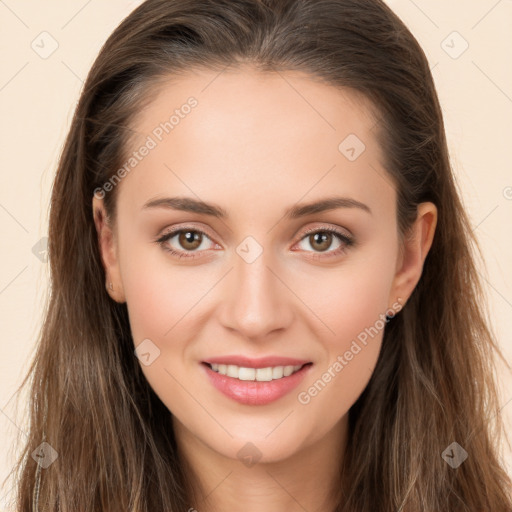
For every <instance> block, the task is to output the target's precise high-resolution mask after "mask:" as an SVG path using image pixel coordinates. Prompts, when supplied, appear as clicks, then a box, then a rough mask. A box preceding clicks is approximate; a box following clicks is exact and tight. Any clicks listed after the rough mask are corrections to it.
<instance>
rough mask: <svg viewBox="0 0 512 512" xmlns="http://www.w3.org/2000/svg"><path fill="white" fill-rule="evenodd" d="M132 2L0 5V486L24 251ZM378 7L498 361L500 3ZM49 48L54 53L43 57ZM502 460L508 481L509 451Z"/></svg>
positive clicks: (18, 340) (22, 349)
mask: <svg viewBox="0 0 512 512" xmlns="http://www.w3.org/2000/svg"><path fill="white" fill-rule="evenodd" d="M139 3H141V2H140V1H131V2H130V1H127V0H108V1H102V2H100V1H99V0H89V1H87V0H68V1H67V2H62V1H60V2H58V1H57V0H48V1H45V2H36V1H35V0H32V1H26V2H21V1H16V0H0V44H1V48H2V67H1V69H0V112H1V113H2V116H1V119H2V122H1V127H0V129H1V132H0V144H1V151H0V162H1V164H0V168H1V171H0V227H1V233H2V236H1V238H0V248H1V258H2V260H1V262H2V264H1V265H0V318H1V326H2V331H1V342H0V348H1V357H0V481H3V479H4V478H5V477H6V476H7V474H8V472H9V471H10V469H11V467H12V464H13V462H14V453H13V451H12V445H13V440H14V437H15V436H16V435H18V434H19V435H21V436H22V438H23V437H24V433H23V430H24V424H23V420H22V417H21V415H22V414H23V412H24V405H25V402H24V398H23V397H22V398H21V399H20V408H19V411H18V412H16V410H15V399H14V398H13V394H14V392H15V389H16V387H17V386H18V385H19V383H20V380H21V375H22V374H24V372H25V371H26V369H27V367H28V362H29V359H30V357H31V355H32V351H33V348H34V342H35V339H36V336H37V332H38V329H39V325H40V322H41V316H42V306H41V304H42V301H43V297H44V295H45V293H46V292H47V272H48V269H47V264H45V262H44V261H42V259H43V260H44V253H43V254H41V251H40V250H39V251H37V250H36V251H35V252H36V253H37V254H34V252H33V250H32V249H33V247H34V246H35V245H36V244H37V243H38V241H39V240H40V239H41V238H42V237H44V236H45V234H46V231H47V219H48V215H47V208H48V200H49V192H50V188H51V183H52V179H53V175H54V172H55V169H56V162H57V158H58V155H59V152H60V150H61V145H62V143H63V140H64V137H65V135H66V132H67V130H68V127H69V123H70V120H71V115H72V112H73V109H74V106H75V103H76V101H77V99H78V95H79V93H80V89H81V86H82V83H83V80H84V78H85V77H86V75H87V72H88V70H89V68H90V66H91V65H92V63H93V61H94V59H95V57H96V55H97V53H98V51H99V49H100V47H101V45H102V44H103V42H104V41H105V39H106V38H107V37H108V35H109V34H110V33H111V32H112V31H113V29H114V28H115V27H116V25H117V24H118V23H119V22H120V20H121V19H122V18H124V17H125V16H126V15H127V14H128V13H129V12H130V11H131V10H132V9H133V8H134V7H135V6H136V5H138V4H139ZM389 5H390V6H391V7H392V8H393V9H394V10H395V12H396V13H397V14H398V15H399V16H400V17H401V18H402V19H403V20H404V22H405V23H406V25H407V26H408V27H409V28H410V29H411V31H412V32H413V34H414V35H415V36H416V38H417V39H418V40H419V42H420V44H421V45H422V47H423V48H424V50H425V53H426V54H427V56H428V59H429V62H430V64H431V67H432V69H433V75H434V79H435V81H436V85H437V88H438V92H439V96H440V100H441V104H442V106H443V110H444V115H445V123H446V129H447V136H448V141H449V145H450V152H451V157H452V161H453V166H454V170H455V173H456V175H457V178H458V181H459V184H460V188H461V191H462V194H463V199H464V201H465V204H466V206H467V208H468V211H469V214H470V217H471V220H472V223H473V226H474V230H475V232H476V234H477V235H478V238H479V240H480V241H481V244H482V248H483V250H484V255H485V258H486V261H487V265H488V272H487V273H485V271H484V270H483V269H482V273H483V275H484V276H485V284H486V289H487V291H488V296H489V304H490V309H491V315H492V318H493V327H494V329H495V332H496V334H497V336H498V339H499V341H500V345H501V346H502V348H503V350H504V353H505V355H506V357H507V360H508V361H509V362H510V361H511V360H512V335H511V332H512V265H511V262H512V237H511V232H512V230H511V224H512V172H511V168H512V166H511V161H510V147H509V144H511V142H512V138H511V135H512V66H511V52H510V49H511V48H512V1H511V0H499V1H496V0H466V1H464V2H462V1H460V0H450V1H446V0H444V1H441V0H428V1H427V0H414V1H413V0H389ZM454 31H456V32H458V34H453V32H454ZM43 32H47V34H42V35H41V33H43ZM57 44H58V48H56V50H55V51H54V53H52V54H51V55H49V56H48V55H46V54H45V53H44V52H49V51H51V50H52V45H53V46H56V45H57ZM466 45H468V47H467V49H466V50H465V51H464V52H462V50H464V48H465V47H466ZM459 54H460V55H459ZM43 57H46V58H43ZM43 249H44V248H43ZM498 378H499V382H500V385H501V389H502V396H501V404H502V407H503V412H504V415H505V419H506V421H507V423H508V429H509V430H510V425H512V421H511V420H512V386H511V383H512V376H511V373H510V370H507V369H506V368H502V370H501V371H500V374H499V376H498ZM504 453H505V456H506V461H507V465H508V468H509V471H510V473H511V474H512V456H511V452H510V448H509V447H507V446H505V447H504ZM470 456H471V455H470ZM12 485H13V483H12V482H9V481H8V482H7V483H6V484H5V486H4V487H3V488H0V511H2V510H8V501H9V496H10V489H11V487H12Z"/></svg>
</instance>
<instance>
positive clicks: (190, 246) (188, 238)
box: [178, 231, 203, 251]
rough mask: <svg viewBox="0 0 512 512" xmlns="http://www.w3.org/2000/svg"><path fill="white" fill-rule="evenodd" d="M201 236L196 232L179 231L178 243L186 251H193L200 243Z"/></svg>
mask: <svg viewBox="0 0 512 512" xmlns="http://www.w3.org/2000/svg"><path fill="white" fill-rule="evenodd" d="M202 239H203V235H202V233H200V232H198V231H181V232H180V234H179V236H178V243H179V244H180V246H181V247H183V249H186V250H187V251H195V250H196V249H197V248H198V247H199V246H200V245H201V242H202Z"/></svg>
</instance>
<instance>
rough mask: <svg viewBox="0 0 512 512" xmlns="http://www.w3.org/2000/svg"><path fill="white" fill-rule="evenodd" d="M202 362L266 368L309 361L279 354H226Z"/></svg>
mask: <svg viewBox="0 0 512 512" xmlns="http://www.w3.org/2000/svg"><path fill="white" fill-rule="evenodd" d="M203 362H204V363H208V364H214V363H216V364H234V365H236V366H243V367H245V368H268V367H270V366H298V365H301V366H302V365H304V364H307V363H310V362H311V361H306V360H304V359H296V358H293V357H280V356H265V357H258V358H251V357H246V356H241V355H228V356H218V357H210V358H208V359H207V360H205V361H203Z"/></svg>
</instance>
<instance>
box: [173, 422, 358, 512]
mask: <svg viewBox="0 0 512 512" xmlns="http://www.w3.org/2000/svg"><path fill="white" fill-rule="evenodd" d="M174 420H175V421H174V431H175V435H176V439H177V442H178V447H179V451H180V456H181V458H182V459H184V460H185V461H186V464H185V468H186V476H187V481H188V482H189V486H190V487H189V496H190V509H188V510H189V512H195V511H197V512H235V511H238V510H244V512H261V510H265V511H266V512H282V511H283V510H286V511H287V512H299V511H300V512H304V510H308V511H310V512H313V511H317V510H318V511H323V512H328V511H334V510H335V508H336V505H337V500H338V499H339V492H340V485H341V482H340V476H339V475H340V468H341V463H342V459H343V454H344V452H345V446H346V441H347V432H348V415H346V416H345V417H343V418H342V419H341V420H340V422H339V423H338V424H337V425H336V426H335V427H334V428H333V429H332V430H331V431H330V432H328V433H327V434H326V435H325V436H324V437H323V438H321V439H320V440H319V441H317V442H315V443H313V444H310V445H307V446H304V447H302V448H301V449H300V450H298V451H297V452H295V453H294V454H293V455H291V456H290V457H288V458H287V459H285V460H278V461H273V462H257V463H255V464H253V463H251V462H250V460H245V463H244V462H242V461H241V460H238V459H233V458H229V457H225V456H224V455H222V454H220V453H218V452H216V451H214V450H212V449H211V448H210V447H209V446H207V445H206V444H204V443H203V442H202V441H201V440H200V439H198V438H197V437H195V436H194V434H192V433H191V432H190V431H188V430H187V429H186V428H185V427H184V426H183V425H182V424H181V423H180V422H179V421H178V420H176V418H174Z"/></svg>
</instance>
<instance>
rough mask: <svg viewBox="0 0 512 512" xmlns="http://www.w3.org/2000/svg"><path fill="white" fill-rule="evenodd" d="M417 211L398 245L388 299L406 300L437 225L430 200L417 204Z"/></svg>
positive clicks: (421, 266) (417, 278)
mask: <svg viewBox="0 0 512 512" xmlns="http://www.w3.org/2000/svg"><path fill="white" fill-rule="evenodd" d="M417 211H418V213H417V216H416V220H415V222H414V224H413V225H412V226H411V229H410V231H409V232H408V233H407V235H406V236H405V237H404V241H403V244H402V246H401V247H400V257H399V261H398V264H397V269H396V274H395V279H394V282H393V286H392V290H391V295H390V300H392V299H393V298H394V297H397V296H400V297H404V300H405V301H406V300H407V299H408V298H409V297H410V295H411V294H412V292H413V291H414V288H415V287H416V285H417V284H418V282H419V280H420V278H421V274H422V271H423V265H424V263H425V259H426V257H427V254H428V252H429V250H430V248H431V246H432V242H433V240H434V233H435V229H436V225H437V208H436V206H435V205H434V204H433V203H431V202H425V203H421V204H419V205H418V210H417Z"/></svg>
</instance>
